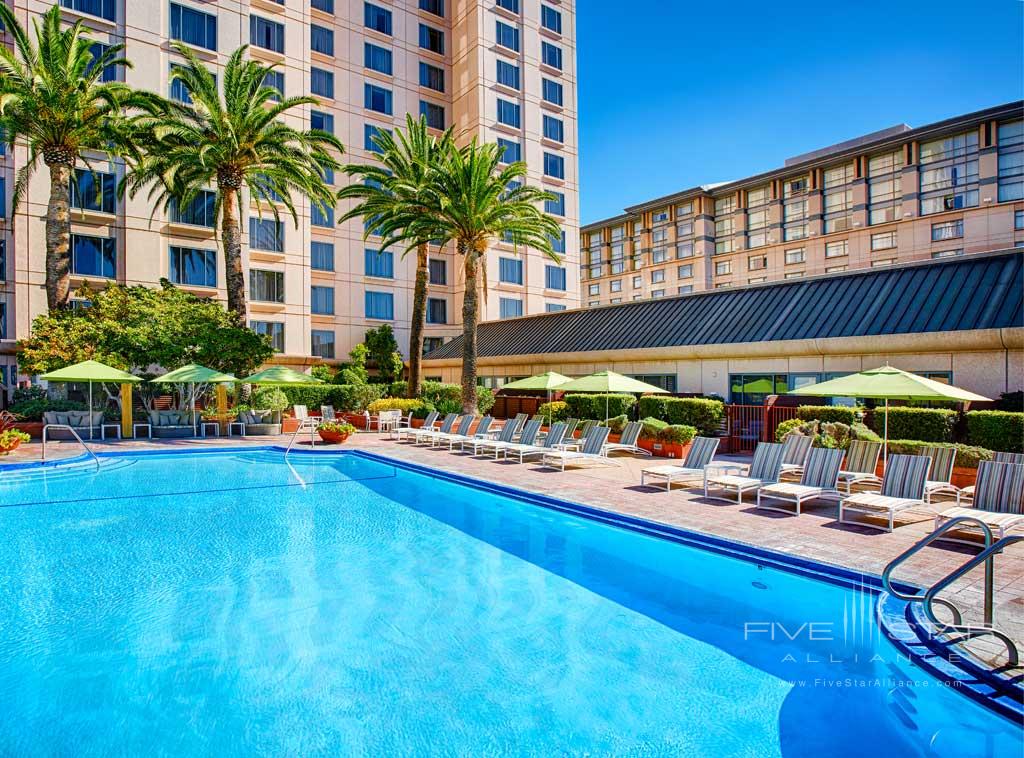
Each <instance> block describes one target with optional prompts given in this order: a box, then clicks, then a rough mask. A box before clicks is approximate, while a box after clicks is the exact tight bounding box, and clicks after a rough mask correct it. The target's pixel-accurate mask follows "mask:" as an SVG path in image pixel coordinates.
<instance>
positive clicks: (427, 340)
mask: <svg viewBox="0 0 1024 758" xmlns="http://www.w3.org/2000/svg"><path fill="white" fill-rule="evenodd" d="M443 344H444V337H424V338H423V354H424V355H426V354H427V353H429V352H431V351H432V350H437V349H438V348H439V347H441V345H443Z"/></svg>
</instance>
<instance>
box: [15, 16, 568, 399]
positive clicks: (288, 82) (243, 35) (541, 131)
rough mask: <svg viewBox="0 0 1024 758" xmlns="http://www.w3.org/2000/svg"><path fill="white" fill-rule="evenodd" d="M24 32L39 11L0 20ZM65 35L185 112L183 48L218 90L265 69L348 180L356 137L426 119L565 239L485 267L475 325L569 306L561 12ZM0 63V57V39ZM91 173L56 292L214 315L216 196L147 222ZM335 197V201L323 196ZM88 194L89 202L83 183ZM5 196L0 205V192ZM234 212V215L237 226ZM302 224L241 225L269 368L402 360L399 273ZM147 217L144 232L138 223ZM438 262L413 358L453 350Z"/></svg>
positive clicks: (312, 219)
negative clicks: (120, 48) (507, 167)
mask: <svg viewBox="0 0 1024 758" xmlns="http://www.w3.org/2000/svg"><path fill="white" fill-rule="evenodd" d="M7 2H8V4H9V5H12V7H13V8H14V9H15V11H16V13H17V14H18V16H19V17H20V18H21V20H22V22H23V23H25V24H30V23H31V21H32V20H33V19H34V18H36V17H38V15H39V14H40V13H42V12H43V11H45V10H46V9H47V8H49V7H50V5H51V4H52V3H51V2H50V0H7ZM60 5H61V7H62V9H63V13H64V17H65V19H66V20H67V21H68V22H69V23H70V22H74V21H78V20H80V21H82V22H83V23H84V24H85V25H86V26H88V27H89V28H90V29H91V30H93V32H94V36H95V38H96V39H97V41H98V44H105V45H109V44H117V43H120V44H123V45H125V46H126V50H125V57H126V58H128V59H129V60H130V61H131V62H132V64H133V67H132V68H130V69H126V70H122V68H121V67H117V69H116V70H110V71H108V72H106V74H105V75H106V76H109V77H111V78H116V79H120V80H122V81H125V82H127V83H128V84H130V85H133V86H135V87H138V88H143V89H150V90H157V91H160V92H162V93H163V94H164V95H166V96H169V97H173V98H178V99H182V100H184V99H187V98H188V93H187V92H185V91H184V90H183V89H182V88H181V87H180V86H179V85H178V84H175V86H173V87H172V86H171V85H170V83H169V72H170V70H171V69H172V68H173V67H174V66H176V65H179V64H180V63H181V61H182V57H181V55H180V54H179V53H177V52H176V51H175V49H174V48H173V47H172V43H173V42H181V43H183V44H185V45H188V46H189V47H190V48H191V49H192V50H193V51H195V53H196V55H198V56H199V57H200V58H201V59H202V60H204V61H206V62H207V63H208V64H209V65H210V66H211V67H212V68H214V69H216V70H222V68H223V66H224V64H225V62H226V61H227V58H228V56H229V55H230V54H231V52H232V51H233V50H235V49H236V48H237V47H238V46H240V45H242V44H249V45H250V46H251V47H250V52H249V54H250V55H251V56H252V57H253V58H257V59H259V60H261V61H267V62H274V63H278V64H280V68H278V69H277V71H276V73H275V74H274V76H273V78H272V79H271V80H270V81H269V83H270V84H272V85H273V86H275V87H277V88H279V89H280V90H282V91H283V92H284V93H285V94H286V95H297V94H311V95H313V96H314V97H316V99H317V104H316V105H313V106H310V107H306V108H303V109H302V110H301V111H299V112H298V113H297V114H296V116H295V119H296V125H300V123H299V122H300V121H301V125H303V126H306V127H309V126H315V127H318V128H321V129H326V130H328V131H333V132H334V134H336V135H337V136H338V137H339V138H340V139H341V141H342V142H343V143H344V144H345V147H346V155H345V157H344V160H346V161H351V162H364V161H369V160H370V159H371V156H372V153H371V150H372V149H373V145H372V143H371V141H370V137H371V135H373V134H374V133H375V132H376V131H377V130H380V129H392V128H394V127H396V126H399V125H401V124H404V122H405V114H406V113H413V114H423V115H424V116H425V117H426V119H427V121H428V123H429V124H430V125H431V126H432V127H435V128H436V129H438V130H440V129H443V128H445V127H448V126H454V127H455V128H456V130H457V131H458V132H459V133H460V135H461V136H460V139H461V140H463V141H468V140H469V139H471V138H476V139H478V140H479V141H482V142H499V143H500V144H502V145H504V146H505V147H506V152H505V155H507V156H508V157H509V158H510V159H512V158H521V159H522V160H525V161H526V162H527V165H528V166H529V181H530V182H531V183H533V184H535V185H538V186H541V187H544V188H545V189H548V190H550V191H551V192H553V193H555V195H556V197H557V200H554V201H551V202H549V203H548V204H547V210H548V211H549V212H550V213H552V214H554V215H556V216H557V217H558V218H559V219H561V221H562V227H563V230H564V231H563V233H562V236H561V238H560V239H558V240H557V241H556V245H557V248H558V249H560V251H561V252H562V255H563V259H562V261H561V263H553V262H551V261H550V260H548V259H546V258H545V257H543V256H541V255H540V254H539V253H537V252H536V251H522V250H519V251H516V250H514V249H513V247H512V246H510V245H505V244H504V243H500V242H499V243H497V244H496V245H495V246H494V249H493V250H491V251H490V253H489V254H488V256H487V267H488V271H487V275H488V281H489V282H490V285H491V286H490V289H491V292H490V296H489V298H488V299H487V302H486V304H485V305H484V306H483V308H484V311H483V312H482V314H481V316H482V318H483V319H497V318H507V317H512V316H518V315H524V314H530V313H538V312H544V311H551V310H559V309H562V308H566V307H574V306H577V305H579V270H580V269H579V254H578V248H577V243H578V240H579V231H578V230H579V221H578V206H579V203H578V194H577V191H578V190H577V185H578V171H577V141H576V140H577V134H576V131H577V130H576V46H575V23H576V21H575V3H574V2H573V0H373V2H362V0H205V1H204V0H60ZM0 39H2V41H3V42H5V43H6V44H10V43H11V40H10V39H9V38H7V37H0ZM26 154H27V151H26V150H25V149H24V148H22V147H16V148H15V149H14V150H13V151H11V152H9V153H8V154H7V155H4V156H3V157H2V158H0V167H2V171H0V210H2V211H3V223H2V231H3V236H2V238H0V244H2V247H0V380H2V383H3V384H5V385H6V386H8V387H10V386H11V385H12V384H13V383H14V382H15V381H16V377H17V370H16V368H15V366H16V357H15V355H14V346H15V341H16V340H17V339H18V338H20V337H23V336H25V335H27V334H28V333H29V329H30V326H31V323H32V319H33V318H34V317H35V316H37V315H38V314H40V313H43V312H45V309H46V293H45V289H44V271H45V267H44V259H45V249H44V217H45V212H46V203H47V200H48V197H49V187H48V184H49V182H48V176H47V172H46V169H45V167H42V166H41V167H40V169H39V171H38V172H37V174H36V176H35V179H34V180H33V181H32V183H31V185H30V187H29V191H28V196H27V201H26V202H24V203H23V204H22V205H21V207H20V208H19V209H18V212H17V213H16V214H14V215H13V216H12V215H11V213H10V205H9V201H10V192H9V188H11V187H12V186H13V182H14V175H15V172H16V171H17V170H18V168H19V167H21V166H23V165H24V163H25V159H26ZM96 158H97V160H93V161H92V169H93V170H92V171H89V170H86V168H85V164H84V163H83V164H82V170H81V171H79V172H78V175H77V179H76V182H75V184H74V186H73V187H72V190H73V192H72V199H73V205H74V208H73V221H72V233H73V237H72V250H71V253H72V255H71V257H72V261H71V266H72V286H73V287H78V286H80V285H82V284H88V285H89V286H90V287H92V288H97V287H103V286H105V285H106V284H108V283H110V282H120V283H123V284H145V285H155V284H156V283H157V282H158V281H159V280H160V279H162V278H166V279H169V280H170V281H171V282H174V283H175V284H177V285H179V286H181V287H182V288H185V289H188V290H190V291H192V292H195V293H196V294H199V295H202V296H204V297H214V298H218V299H222V300H223V299H226V295H225V291H224V270H223V264H222V260H221V256H220V254H219V253H218V249H217V247H218V246H217V244H216V239H215V230H214V226H213V217H212V210H213V192H212V188H211V192H210V193H209V194H208V196H207V197H205V198H200V199H199V200H197V201H196V202H195V203H194V204H192V205H191V206H190V207H188V208H180V209H175V210H174V211H173V212H172V213H170V214H167V215H165V214H163V213H160V212H157V213H156V214H155V215H153V213H152V212H153V207H152V204H151V203H150V202H149V201H148V200H147V198H146V197H145V194H144V193H143V194H140V195H138V196H137V197H136V198H134V199H124V200H121V199H119V198H117V197H116V192H115V186H116V183H117V180H118V178H119V177H120V176H121V175H122V174H123V172H124V167H123V166H122V165H120V164H119V163H118V162H105V161H104V160H102V156H96ZM333 181H334V183H335V184H336V185H338V186H340V185H341V184H342V182H344V181H346V178H345V177H343V176H340V175H338V176H335V177H334V178H333ZM97 182H98V183H100V185H101V186H100V187H99V191H98V192H97V188H96V187H95V183H97ZM5 188H6V189H7V190H8V191H7V192H3V190H4V189H5ZM244 207H245V204H244V203H243V208H244ZM343 210H344V209H343V208H341V207H339V208H338V209H336V211H335V213H333V214H327V215H326V216H325V215H324V214H321V213H319V212H317V211H316V209H311V208H310V207H309V205H308V204H302V205H300V219H299V223H298V226H297V227H296V226H295V225H294V224H293V223H292V221H291V220H290V219H289V218H287V217H286V216H285V215H282V222H281V223H280V224H278V223H275V222H274V221H273V220H272V219H270V218H264V219H260V218H258V217H257V214H256V212H255V208H251V209H250V213H249V216H248V218H247V219H246V220H245V222H244V223H245V228H244V233H245V239H244V245H245V246H244V249H243V256H244V266H245V269H246V277H247V286H248V291H247V294H248V299H249V320H250V323H251V324H252V326H253V327H254V328H256V329H258V330H259V331H261V332H265V333H266V334H269V335H270V336H271V338H272V341H273V343H274V345H275V347H276V349H277V350H278V351H279V353H278V358H277V360H279V361H281V362H287V363H294V364H298V365H302V364H307V363H309V362H311V361H312V360H320V359H327V360H331V359H344V358H345V356H346V354H347V352H348V351H349V349H350V348H351V347H352V346H353V345H354V344H356V343H358V342H360V341H361V340H362V339H363V335H364V334H365V332H366V330H367V329H369V328H372V327H375V326H377V325H379V324H391V325H392V326H393V327H394V329H395V332H396V335H397V337H398V340H399V344H400V345H402V347H403V350H404V349H405V348H406V346H407V344H408V335H409V320H410V317H411V313H412V291H413V284H414V280H415V256H414V255H410V256H406V257H403V256H402V254H401V251H399V250H395V251H393V252H389V253H385V254H380V253H379V251H378V250H377V249H375V247H374V238H372V237H371V238H370V239H369V240H368V241H365V242H364V240H363V225H362V224H361V223H360V222H358V221H355V222H352V223H347V224H343V225H338V224H337V223H336V217H337V215H339V214H340V213H341V212H343ZM151 217H152V218H151ZM460 264H461V262H460V260H459V258H458V256H457V255H456V254H455V253H454V252H453V251H452V250H437V249H432V250H431V252H430V282H431V283H430V301H429V303H428V308H427V312H428V316H427V321H428V324H427V331H426V334H427V348H428V349H429V348H430V347H433V346H436V345H437V344H439V343H440V342H442V341H443V340H444V339H446V338H447V337H450V336H452V335H454V334H458V333H459V332H460V325H459V321H460V314H461V308H462V295H461V288H462V276H461V269H460Z"/></svg>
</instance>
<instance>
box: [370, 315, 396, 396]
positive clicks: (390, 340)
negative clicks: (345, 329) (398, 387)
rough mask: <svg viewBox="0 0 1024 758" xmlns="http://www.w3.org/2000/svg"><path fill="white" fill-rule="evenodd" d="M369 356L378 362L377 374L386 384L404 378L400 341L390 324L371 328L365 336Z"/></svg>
mask: <svg viewBox="0 0 1024 758" xmlns="http://www.w3.org/2000/svg"><path fill="white" fill-rule="evenodd" d="M363 344H365V345H366V354H367V357H368V358H369V359H370V360H372V361H374V362H375V363H376V364H377V374H378V375H379V376H380V378H381V381H382V382H383V383H384V384H391V383H392V382H397V381H398V380H399V379H401V378H402V369H403V368H405V364H404V363H403V362H402V354H401V353H399V352H398V341H397V340H396V339H395V333H394V332H393V331H392V330H391V325H390V324H381V325H380V326H378V327H377V328H376V329H371V330H370V331H368V332H367V333H366V336H365V337H364V338H363Z"/></svg>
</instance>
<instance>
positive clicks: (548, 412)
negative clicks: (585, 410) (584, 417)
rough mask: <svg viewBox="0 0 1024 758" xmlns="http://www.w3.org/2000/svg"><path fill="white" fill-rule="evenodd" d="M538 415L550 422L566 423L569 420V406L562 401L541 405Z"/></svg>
mask: <svg viewBox="0 0 1024 758" xmlns="http://www.w3.org/2000/svg"><path fill="white" fill-rule="evenodd" d="M537 413H539V414H540V415H541V416H543V417H544V418H546V419H547V420H548V421H551V422H556V421H565V420H566V419H567V418H569V405H568V404H567V403H565V402H564V401H562V400H552V401H551V402H550V403H541V404H540V407H539V408H537Z"/></svg>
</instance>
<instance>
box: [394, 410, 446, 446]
mask: <svg viewBox="0 0 1024 758" xmlns="http://www.w3.org/2000/svg"><path fill="white" fill-rule="evenodd" d="M440 415H441V414H440V413H438V412H437V411H431V412H430V413H428V414H427V417H426V418H425V419H423V426H421V427H419V428H417V429H414V428H413V426H412V414H411V413H410V414H409V425H408V426H400V427H396V428H395V429H392V430H391V438H392V439H396V440H398V441H399V442H401V441H402V440H403V439H415V437H416V433H417V432H419V431H420V429H427V430H431V429H433V428H434V422H435V421H437V419H438V417H440Z"/></svg>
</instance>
